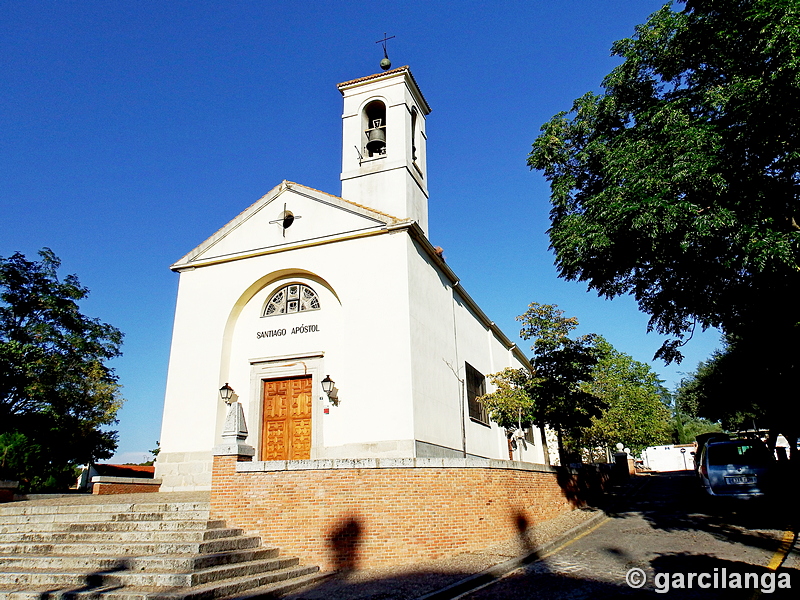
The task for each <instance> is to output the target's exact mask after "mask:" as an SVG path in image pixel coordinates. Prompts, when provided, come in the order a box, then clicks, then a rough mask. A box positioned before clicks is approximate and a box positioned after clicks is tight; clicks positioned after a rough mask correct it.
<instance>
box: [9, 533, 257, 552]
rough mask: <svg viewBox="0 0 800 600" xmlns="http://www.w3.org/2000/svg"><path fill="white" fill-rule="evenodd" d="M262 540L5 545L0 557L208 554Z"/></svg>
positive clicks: (242, 537) (251, 544)
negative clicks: (16, 555)
mask: <svg viewBox="0 0 800 600" xmlns="http://www.w3.org/2000/svg"><path fill="white" fill-rule="evenodd" d="M260 543H261V538H259V537H256V536H237V537H231V538H222V539H218V540H211V541H206V542H157V543H138V542H134V543H128V544H125V543H119V544H114V543H110V542H109V543H97V544H92V545H91V546H89V547H87V545H86V544H80V543H62V544H59V543H42V544H39V543H26V542H20V543H13V542H12V543H3V542H0V555H7V554H71V555H87V554H104V555H107V556H141V555H147V554H208V553H212V552H226V551H229V550H244V549H247V548H256V547H258V546H259V545H260Z"/></svg>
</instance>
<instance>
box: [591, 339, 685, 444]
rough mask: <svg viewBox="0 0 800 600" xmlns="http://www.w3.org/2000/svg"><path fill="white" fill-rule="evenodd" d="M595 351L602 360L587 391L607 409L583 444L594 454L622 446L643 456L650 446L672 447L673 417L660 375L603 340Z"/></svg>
mask: <svg viewBox="0 0 800 600" xmlns="http://www.w3.org/2000/svg"><path fill="white" fill-rule="evenodd" d="M595 347H596V350H597V354H598V356H599V357H600V358H599V360H598V362H597V365H595V367H594V369H592V378H591V380H590V381H589V382H587V383H585V384H584V385H583V388H584V390H585V391H587V392H589V393H590V394H592V395H593V396H596V397H598V398H601V399H602V400H603V401H604V402H605V403H606V405H607V406H606V408H605V409H604V410H603V412H602V414H600V415H599V416H597V417H594V418H592V422H591V423H590V424H589V426H588V427H586V428H584V429H583V430H581V431H580V432H579V435H580V444H581V445H582V446H583V447H584V448H588V449H590V450H591V449H593V448H604V447H608V446H613V445H614V444H616V443H618V442H621V443H622V444H623V445H624V446H626V447H628V448H631V449H632V450H633V451H634V452H640V451H641V450H643V449H645V448H647V447H648V446H654V445H659V444H667V443H669V442H670V438H671V435H670V434H671V425H672V424H671V415H670V411H669V409H668V408H667V405H666V404H665V402H664V398H665V397H667V395H668V394H667V390H666V389H665V388H664V386H663V385H662V382H661V381H660V380H659V379H658V375H656V373H654V372H653V370H652V369H651V368H650V366H649V365H647V364H645V363H641V362H639V361H636V360H634V359H633V358H632V357H631V356H628V355H627V354H624V353H622V352H619V351H618V350H616V349H615V348H614V347H613V346H612V345H611V344H610V343H609V342H608V341H606V340H605V339H604V338H602V337H599V338H598V339H597V341H596V344H595Z"/></svg>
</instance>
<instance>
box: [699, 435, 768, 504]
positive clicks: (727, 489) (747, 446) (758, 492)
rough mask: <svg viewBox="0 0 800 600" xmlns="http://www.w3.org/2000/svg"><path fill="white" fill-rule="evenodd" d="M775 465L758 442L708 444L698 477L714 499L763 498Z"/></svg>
mask: <svg viewBox="0 0 800 600" xmlns="http://www.w3.org/2000/svg"><path fill="white" fill-rule="evenodd" d="M773 463H774V459H773V457H772V455H771V454H770V452H769V450H768V449H767V447H766V445H765V444H763V443H762V442H761V441H759V440H731V441H725V442H709V443H707V444H706V445H705V446H703V449H702V451H701V452H700V460H699V461H698V465H699V468H698V470H697V476H698V478H699V479H700V485H701V486H703V489H705V491H706V492H708V493H709V494H710V495H712V496H733V497H739V498H751V497H755V496H763V495H764V493H765V491H766V489H767V488H768V487H769V478H770V475H771V472H772V468H773Z"/></svg>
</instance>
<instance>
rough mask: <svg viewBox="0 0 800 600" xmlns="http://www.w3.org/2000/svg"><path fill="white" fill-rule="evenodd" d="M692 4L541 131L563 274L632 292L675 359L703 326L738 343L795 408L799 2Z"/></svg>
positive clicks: (603, 289) (768, 384) (627, 45)
mask: <svg viewBox="0 0 800 600" xmlns="http://www.w3.org/2000/svg"><path fill="white" fill-rule="evenodd" d="M682 4H685V7H684V8H683V10H674V9H673V8H672V5H671V4H668V5H666V6H664V7H663V8H662V9H661V10H659V11H657V12H656V13H654V14H653V15H651V17H650V18H649V20H648V21H647V23H646V24H644V25H641V26H639V27H637V28H636V31H635V35H634V36H633V37H632V38H630V39H624V40H621V41H618V42H616V43H615V44H614V45H613V47H612V53H613V54H614V55H615V56H618V57H620V58H621V59H623V62H622V64H620V65H619V66H618V67H617V68H615V69H614V70H613V71H612V72H611V73H610V74H609V75H608V76H607V77H606V78H605V79H604V81H603V88H604V92H603V93H602V94H599V95H598V94H593V93H587V94H586V95H584V96H582V97H581V98H579V99H577V100H576V101H575V102H574V104H573V107H572V111H571V112H570V113H559V114H558V115H556V116H554V117H553V118H552V119H551V120H550V121H549V122H548V123H546V124H545V125H544V126H543V127H542V134H541V135H540V136H539V137H538V138H537V139H536V141H535V142H534V144H533V149H532V152H531V154H530V156H529V157H528V164H529V166H530V167H531V168H535V169H540V170H542V171H544V174H545V176H546V178H547V179H548V180H549V181H550V185H551V202H552V205H553V206H552V211H551V222H552V226H551V228H550V230H549V234H550V240H551V244H552V247H553V249H554V250H555V253H556V257H557V259H556V261H557V266H558V269H559V273H560V275H561V276H562V277H565V278H567V279H571V280H580V281H586V282H587V283H588V286H589V288H590V289H594V290H596V291H597V292H598V293H599V294H600V295H602V296H605V297H608V298H611V297H614V296H618V295H621V294H628V293H630V294H633V295H634V297H635V298H636V300H637V301H638V303H639V307H640V308H641V309H642V310H643V311H644V312H646V313H648V314H650V315H651V319H650V322H649V327H648V328H649V330H655V331H658V332H659V333H662V334H665V335H668V336H670V339H668V340H667V341H666V342H665V343H664V345H663V346H662V347H661V349H660V350H659V351H658V353H657V356H659V357H661V358H664V359H665V360H667V361H671V360H680V359H681V353H680V346H681V345H682V344H683V343H685V341H686V336H687V335H690V334H691V332H692V331H694V329H695V327H696V326H699V327H701V328H707V327H719V328H721V329H722V330H723V331H724V332H725V333H726V334H729V335H735V336H738V338H739V340H740V341H741V343H742V344H746V345H748V346H750V347H753V348H755V347H758V348H759V350H760V352H761V353H762V355H763V354H764V353H768V354H769V358H768V361H769V362H770V364H771V365H772V370H771V373H772V374H773V376H772V377H768V378H764V379H762V380H761V384H762V386H763V388H762V394H761V395H762V396H768V397H780V398H788V397H792V393H793V385H792V383H793V382H794V381H795V380H796V379H797V374H798V373H797V371H798V355H797V353H796V352H785V348H786V346H787V343H788V340H790V339H794V337H796V335H797V334H798V332H800V325H798V323H800V303H798V302H797V298H798V297H800V224H799V222H800V111H798V110H797V107H798V106H800V3H799V2H797V0H685V1H684V2H682ZM794 404H797V403H794ZM797 417H798V415H797V413H796V411H795V413H794V414H793V415H792V418H794V419H795V421H797Z"/></svg>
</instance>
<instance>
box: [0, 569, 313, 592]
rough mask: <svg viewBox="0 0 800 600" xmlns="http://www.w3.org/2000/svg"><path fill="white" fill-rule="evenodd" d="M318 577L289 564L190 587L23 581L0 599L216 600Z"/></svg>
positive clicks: (0, 588) (284, 587)
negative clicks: (62, 584)
mask: <svg viewBox="0 0 800 600" xmlns="http://www.w3.org/2000/svg"><path fill="white" fill-rule="evenodd" d="M319 577H320V575H319V573H318V568H317V567H303V566H292V567H287V568H281V569H276V570H273V571H268V572H265V573H261V574H257V575H245V576H243V577H237V578H234V579H228V580H225V581H218V582H215V583H210V584H206V585H199V586H196V587H190V588H181V587H121V586H120V585H118V584H109V585H92V584H89V585H80V586H77V587H73V586H67V587H64V588H62V589H53V587H52V586H47V585H39V586H36V585H26V586H24V587H25V589H20V588H19V587H16V586H14V585H0V600H41V598H43V597H45V596H46V597H47V598H48V600H68V599H69V600H73V599H74V600H90V599H92V600H94V599H96V598H98V597H101V596H102V598H104V599H105V600H216V599H220V598H230V597H237V596H238V595H239V594H242V593H247V592H249V591H251V590H254V589H257V588H261V589H263V590H265V592H264V593H266V594H273V593H276V592H277V591H278V590H281V593H286V592H288V591H290V590H293V589H297V588H298V587H300V586H303V585H308V584H309V583H310V582H312V581H313V580H314V579H315V578H317V579H318V578H319ZM90 585H91V587H90ZM266 590H270V591H266ZM260 597H269V596H260Z"/></svg>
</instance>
